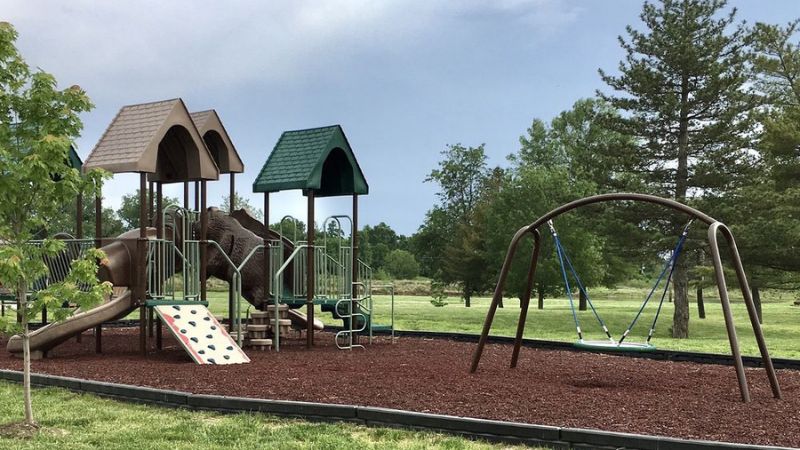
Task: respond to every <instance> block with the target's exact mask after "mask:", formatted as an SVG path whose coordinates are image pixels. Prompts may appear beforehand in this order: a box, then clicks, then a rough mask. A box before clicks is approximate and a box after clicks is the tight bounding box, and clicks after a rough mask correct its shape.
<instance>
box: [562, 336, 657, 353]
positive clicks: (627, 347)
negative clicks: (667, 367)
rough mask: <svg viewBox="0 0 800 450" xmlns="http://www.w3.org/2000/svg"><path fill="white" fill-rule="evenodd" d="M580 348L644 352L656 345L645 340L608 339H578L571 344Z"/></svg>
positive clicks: (651, 349) (652, 349) (650, 350)
mask: <svg viewBox="0 0 800 450" xmlns="http://www.w3.org/2000/svg"><path fill="white" fill-rule="evenodd" d="M573 345H574V346H575V347H576V348H579V349H582V350H598V351H604V352H632V353H646V352H652V351H655V349H656V346H655V345H653V344H650V343H647V342H628V341H624V342H622V343H621V344H620V343H619V342H612V341H610V340H599V341H587V340H583V339H581V340H579V341H577V342H575V343H574V344H573Z"/></svg>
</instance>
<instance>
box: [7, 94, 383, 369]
mask: <svg viewBox="0 0 800 450" xmlns="http://www.w3.org/2000/svg"><path fill="white" fill-rule="evenodd" d="M74 157H75V158H77V154H75V155H74ZM77 164H79V166H80V160H79V159H77ZM93 168H101V169H105V170H108V171H110V172H112V173H125V172H128V173H131V172H132V173H138V174H139V227H138V229H136V230H132V231H129V232H127V233H124V234H123V235H121V236H119V237H117V238H95V239H82V237H83V236H82V234H83V233H82V229H81V223H82V217H81V211H82V205H81V204H80V201H81V199H80V197H79V200H78V214H77V219H78V220H77V223H78V231H77V238H76V239H73V240H70V241H69V242H68V245H67V248H68V249H73V248H76V249H86V248H91V247H100V248H102V249H103V250H104V251H105V252H106V254H107V255H108V258H107V260H108V262H107V263H106V264H105V265H104V266H101V269H100V273H99V278H100V279H101V280H103V281H110V282H111V283H112V284H113V286H114V294H113V295H112V296H110V297H109V298H108V299H107V300H106V302H105V303H103V304H102V305H100V306H98V307H96V308H93V309H91V310H88V311H81V312H77V313H76V314H75V315H74V316H72V317H71V318H68V319H66V320H64V321H61V322H58V323H53V324H50V325H47V326H45V327H42V328H41V329H39V330H37V331H35V332H34V333H33V335H32V339H31V349H32V351H34V356H39V357H42V356H46V352H47V351H48V350H50V349H52V348H53V347H55V346H56V345H58V344H60V343H62V342H64V341H65V340H67V339H69V338H70V337H71V336H76V335H77V336H80V333H82V332H83V331H85V330H86V329H91V328H94V329H95V332H94V335H95V350H96V351H97V352H98V353H100V352H101V350H102V328H101V325H102V323H103V322H107V321H110V320H115V319H119V318H122V317H125V316H127V315H128V314H130V313H131V312H134V311H136V310H137V309H138V310H139V348H140V352H141V353H142V354H147V352H148V351H149V349H150V348H151V345H149V342H148V341H149V338H150V337H155V340H156V342H155V347H156V348H157V349H161V347H162V333H163V331H162V324H164V323H166V324H167V325H168V327H169V329H170V330H171V332H172V333H173V334H174V335H175V337H176V338H177V339H178V341H179V342H181V344H182V345H183V346H184V348H185V349H186V350H187V352H188V353H189V354H190V355H191V356H192V358H193V359H194V360H195V361H196V362H199V363H207V362H210V363H213V364H220V363H222V364H225V363H233V362H247V357H246V356H245V355H244V354H243V353H242V354H241V355H238V353H237V352H236V350H238V347H239V346H242V345H243V344H246V343H248V342H247V338H246V334H247V330H246V328H247V324H246V323H245V322H246V321H247V319H248V318H250V317H252V318H253V329H252V330H251V331H252V332H254V336H253V338H254V339H253V340H254V342H253V346H254V348H255V349H265V348H269V347H270V346H273V347H274V349H275V350H276V351H277V350H279V349H280V339H281V334H282V333H281V332H283V334H284V335H287V334H288V332H287V329H288V326H287V325H288V323H291V325H292V326H293V327H294V328H295V329H298V330H302V331H305V333H306V344H307V346H308V347H311V346H312V345H314V331H315V330H321V329H322V328H323V325H322V323H321V322H320V321H318V320H315V318H314V305H320V306H321V308H322V310H323V311H329V312H331V313H332V314H333V315H334V317H336V318H338V319H342V321H343V324H344V327H343V329H342V330H341V331H340V332H339V333H337V334H336V344H337V346H338V347H339V348H342V349H352V348H356V347H362V345H360V344H359V343H358V335H359V334H360V333H365V334H366V333H367V332H369V333H370V337H371V332H372V328H373V324H372V320H371V315H372V296H371V279H372V274H371V268H370V267H369V266H367V265H366V264H365V263H364V262H363V261H361V260H359V259H358V235H357V229H358V228H357V227H358V196H359V195H366V194H367V193H368V190H369V188H368V185H367V183H366V179H365V178H364V175H363V173H362V172H361V169H360V168H359V166H358V163H357V162H356V160H355V156H354V154H353V151H352V149H351V148H350V145H349V143H348V142H347V138H346V137H345V136H344V132H343V131H342V129H341V127H339V126H338V125H336V126H331V127H323V128H316V129H310V130H299V131H290V132H285V133H283V135H282V136H281V138H280V139H279V141H278V143H277V144H276V146H275V148H274V150H273V151H272V153H271V155H270V157H269V159H268V160H267V162H266V164H265V165H264V168H263V169H262V171H261V173H260V175H259V177H258V178H257V179H256V182H255V183H254V184H253V189H254V191H255V192H263V193H264V221H263V223H262V222H259V221H258V220H256V219H254V218H253V217H251V216H250V215H249V214H248V213H247V212H246V211H243V210H240V211H235V205H234V204H233V201H234V199H235V174H236V173H242V172H243V171H244V165H243V164H242V162H241V159H240V158H239V156H238V154H237V152H236V149H235V147H234V146H233V144H232V142H231V139H230V137H229V136H228V134H227V132H226V130H225V128H224V126H223V125H222V122H221V120H220V119H219V116H218V115H217V113H216V112H215V111H213V110H209V111H202V112H196V113H189V111H188V109H187V108H186V106H185V104H184V103H183V101H182V100H181V99H173V100H166V101H160V102H154V103H146V104H139V105H131V106H125V107H123V108H122V109H121V110H120V111H119V113H118V114H117V116H116V117H115V118H114V120H113V121H112V122H111V124H110V125H109V127H108V129H107V130H106V131H105V133H104V134H103V136H102V137H101V139H100V140H99V142H98V143H97V145H96V146H95V148H94V149H93V150H92V152H91V153H90V155H89V157H88V158H87V160H86V162H85V164H83V165H82V169H83V170H89V169H93ZM220 174H230V197H229V198H230V199H231V203H232V204H230V205H229V206H230V209H231V211H232V212H231V214H230V215H229V214H227V213H222V212H221V211H219V210H216V209H215V208H209V207H207V182H209V181H215V180H218V179H219V175H220ZM168 183H183V204H182V205H174V204H173V205H164V204H163V185H164V184H168ZM192 185H193V187H194V204H193V205H191V204H190V195H189V194H190V187H192ZM296 188H298V189H302V190H303V194H304V195H305V196H306V197H307V198H308V212H309V215H308V218H307V223H308V230H307V232H306V238H305V240H297V239H294V240H293V239H289V238H288V237H287V236H285V235H284V234H283V233H282V230H278V231H277V232H276V231H274V230H271V229H270V228H269V194H270V193H271V192H277V191H279V190H285V189H296ZM337 195H352V198H353V216H352V218H350V217H348V216H334V217H332V218H328V219H326V220H325V221H324V222H323V225H324V226H328V225H330V226H331V228H332V229H333V228H335V229H336V231H337V232H338V234H337V236H336V239H335V240H336V244H335V245H329V243H328V242H327V239H328V234H327V233H326V236H325V241H324V242H322V245H320V243H319V242H315V233H314V231H315V221H314V200H315V197H326V196H337ZM95 210H96V222H95V229H96V230H95V231H96V234H95V235H96V236H102V232H101V230H102V222H101V217H102V214H101V211H102V196H101V194H98V195H97V197H96V198H95ZM343 222H346V223H347V225H348V227H347V228H343V227H342V223H343ZM326 229H327V228H326ZM346 232H349V236H348V237H347V238H346V237H345V233H346ZM329 248H331V249H333V250H332V251H329ZM70 251H72V250H70ZM78 251H80V250H78ZM73 252H74V251H73ZM70 255H71V254H70ZM70 255H67V254H65V255H64V257H65V258H60V259H65V260H66V261H69V260H70ZM71 256H72V257H74V256H77V254H76V255H71ZM61 266H63V267H61ZM61 266H59V267H57V268H56V267H50V266H48V267H49V268H50V269H51V270H50V272H51V280H50V281H56V279H57V277H58V275H57V274H58V270H61V271H64V270H66V271H68V270H69V265H68V264H62V265H61ZM56 269H58V270H56ZM210 275H214V276H217V277H219V278H221V279H224V280H227V281H229V285H230V292H229V301H228V308H227V309H228V314H227V319H228V330H229V331H231V334H232V336H229V335H228V333H227V332H226V331H225V329H224V326H223V325H222V324H220V323H219V322H217V318H215V317H214V316H212V315H211V314H210V313H209V312H208V310H207V309H206V307H207V306H208V299H207V296H208V295H207V288H206V280H207V278H208V276H210ZM178 277H179V278H178ZM176 279H180V281H182V283H176ZM178 284H179V285H180V286H181V288H179V289H178V288H176V285H178ZM242 297H244V298H245V299H246V300H247V301H248V302H249V304H250V306H248V307H247V308H246V309H245V308H242V306H241V298H242ZM303 305H306V314H305V315H304V314H302V313H300V312H299V311H297V310H295V309H296V308H299V307H301V306H303ZM287 307H288V308H291V309H286V308H287ZM269 310H272V311H278V310H280V311H283V312H281V314H272V315H271V316H270V322H268V323H264V319H265V317H267V316H265V315H264V314H263V313H262V312H268V311H269ZM190 316H196V317H197V318H199V320H201V321H202V322H199V321H198V320H192V317H190ZM287 322H288V323H287ZM201 325H202V327H201ZM201 328H202V330H201ZM270 328H271V331H272V333H273V334H272V339H267V338H266V336H265V335H264V331H266V330H267V329H270ZM232 338H235V340H234V339H232ZM370 340H371V339H370ZM19 341H20V339H19V337H14V338H12V339H11V340H10V341H9V344H8V350H9V351H10V352H12V353H18V352H20V351H21V345H19V344H20V342H19ZM229 344H233V345H229ZM236 344H238V345H236ZM219 347H221V348H224V349H226V350H227V353H225V352H223V353H224V354H223V353H215V352H218V348H219ZM233 347H236V348H233Z"/></svg>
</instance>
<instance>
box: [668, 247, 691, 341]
mask: <svg viewBox="0 0 800 450" xmlns="http://www.w3.org/2000/svg"><path fill="white" fill-rule="evenodd" d="M688 278H689V277H688V273H687V270H686V266H685V265H684V263H682V262H680V261H679V262H678V264H677V266H675V273H674V274H673V278H672V280H673V286H674V288H675V299H674V305H675V314H674V315H673V317H672V337H674V338H679V339H685V338H688V337H689V286H688V284H689V283H688Z"/></svg>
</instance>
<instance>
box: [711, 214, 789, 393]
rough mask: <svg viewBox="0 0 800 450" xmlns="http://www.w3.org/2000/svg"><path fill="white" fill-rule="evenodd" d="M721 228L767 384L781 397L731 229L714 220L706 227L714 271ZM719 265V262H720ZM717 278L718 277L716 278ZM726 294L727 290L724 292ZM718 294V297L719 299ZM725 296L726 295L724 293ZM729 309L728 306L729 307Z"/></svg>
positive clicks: (718, 273)
mask: <svg viewBox="0 0 800 450" xmlns="http://www.w3.org/2000/svg"><path fill="white" fill-rule="evenodd" d="M718 229H719V230H722V234H723V235H724V236H725V240H727V241H728V248H729V251H730V255H731V260H732V261H733V267H734V269H735V270H736V279H737V280H738V281H739V289H741V291H742V296H743V297H744V303H745V305H746V306H747V315H748V316H749V318H750V325H751V326H752V328H753V334H754V335H755V337H756V343H757V344H758V350H759V352H760V353H761V361H762V363H763V364H764V369H765V370H766V371H767V378H769V384H770V387H771V388H772V396H773V397H775V398H781V397H782V395H781V387H780V384H779V383H778V375H777V373H776V372H775V367H774V366H773V365H772V359H771V358H770V357H769V350H768V349H767V342H766V340H764V332H763V331H762V329H761V323H759V321H758V313H757V311H756V306H755V302H754V301H753V296H752V294H751V292H750V286H749V284H748V283H747V275H745V272H744V266H743V265H742V258H741V256H739V249H738V248H737V247H736V241H735V240H734V239H733V233H731V230H730V229H729V228H728V227H727V226H725V225H723V224H721V223H719V222H716V223H714V224H712V225H711V226H710V227H709V228H708V234H709V241H711V237H712V232H713V244H714V245H712V246H711V251H712V255H713V253H714V252H716V256H715V257H714V259H715V261H714V268H715V272H716V263H717V261H718V260H719V246H718V245H717V230H718ZM720 267H721V263H720ZM716 273H717V276H718V277H719V276H720V275H721V271H719V272H716ZM718 279H719V278H718ZM722 282H723V283H724V282H725V277H724V276H723V277H722ZM726 294H727V292H726ZM721 297H722V296H721V295H720V299H721ZM726 298H727V295H726ZM729 309H730V307H729Z"/></svg>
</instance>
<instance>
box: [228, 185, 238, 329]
mask: <svg viewBox="0 0 800 450" xmlns="http://www.w3.org/2000/svg"><path fill="white" fill-rule="evenodd" d="M235 176H236V174H235V173H233V172H231V174H230V190H229V194H228V208H229V209H228V215H231V214H233V211H234V210H235V209H236V178H235ZM235 297H236V295H235V293H234V287H233V282H231V283H228V320H229V322H230V326H231V330H232V329H233V320H234V316H235V311H236V304H235V303H236V302H235V301H234V300H235ZM236 320H239V319H238V317H237V318H236Z"/></svg>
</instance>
